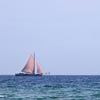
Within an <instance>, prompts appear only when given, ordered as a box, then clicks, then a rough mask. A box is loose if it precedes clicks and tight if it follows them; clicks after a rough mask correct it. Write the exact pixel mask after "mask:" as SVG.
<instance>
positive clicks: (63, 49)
mask: <svg viewBox="0 0 100 100" xmlns="http://www.w3.org/2000/svg"><path fill="white" fill-rule="evenodd" d="M34 51H35V53H36V59H37V60H38V61H39V62H40V64H41V66H42V69H43V71H44V72H51V74H68V75H70V74H100V0H0V74H14V73H17V72H20V70H21V69H22V68H23V66H24V65H25V63H26V61H27V59H28V57H29V55H30V53H34Z"/></svg>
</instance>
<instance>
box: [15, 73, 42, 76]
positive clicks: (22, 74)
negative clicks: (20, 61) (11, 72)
mask: <svg viewBox="0 0 100 100" xmlns="http://www.w3.org/2000/svg"><path fill="white" fill-rule="evenodd" d="M15 76H42V74H25V73H18V74H15Z"/></svg>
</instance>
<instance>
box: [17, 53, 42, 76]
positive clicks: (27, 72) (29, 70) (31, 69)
mask: <svg viewBox="0 0 100 100" xmlns="http://www.w3.org/2000/svg"><path fill="white" fill-rule="evenodd" d="M42 75H43V72H42V69H41V66H40V64H39V63H37V73H35V54H34V57H33V55H32V54H31V55H30V56H29V58H28V61H27V63H26V64H25V66H24V68H23V69H22V70H21V73H17V74H15V76H42Z"/></svg>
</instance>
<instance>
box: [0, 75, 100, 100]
mask: <svg viewBox="0 0 100 100" xmlns="http://www.w3.org/2000/svg"><path fill="white" fill-rule="evenodd" d="M0 100H100V76H99V75H98V76H95V75H89V76H88V75H44V76H14V75H0Z"/></svg>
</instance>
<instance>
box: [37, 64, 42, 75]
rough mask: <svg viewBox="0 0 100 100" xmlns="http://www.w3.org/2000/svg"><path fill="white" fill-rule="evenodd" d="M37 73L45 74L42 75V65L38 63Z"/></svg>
mask: <svg viewBox="0 0 100 100" xmlns="http://www.w3.org/2000/svg"><path fill="white" fill-rule="evenodd" d="M37 73H38V74H43V73H42V69H41V67H40V64H38V63H37Z"/></svg>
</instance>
